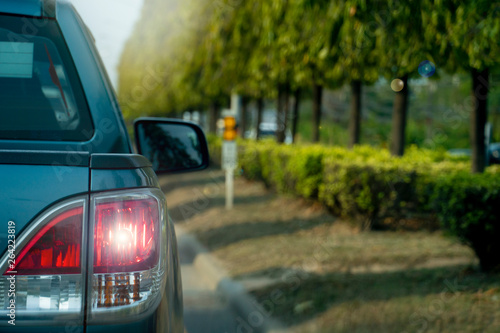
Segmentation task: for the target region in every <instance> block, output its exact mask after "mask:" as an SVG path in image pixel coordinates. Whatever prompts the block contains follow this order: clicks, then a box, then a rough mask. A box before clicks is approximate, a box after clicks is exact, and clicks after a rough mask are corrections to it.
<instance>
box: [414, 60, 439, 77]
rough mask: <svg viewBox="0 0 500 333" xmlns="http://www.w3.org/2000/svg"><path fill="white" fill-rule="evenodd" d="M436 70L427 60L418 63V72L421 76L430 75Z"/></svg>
mask: <svg viewBox="0 0 500 333" xmlns="http://www.w3.org/2000/svg"><path fill="white" fill-rule="evenodd" d="M435 72H436V66H435V65H434V64H433V63H432V62H430V61H429V60H424V61H422V62H421V63H420V65H418V73H419V74H420V75H421V76H423V77H431V76H432V75H434V73H435Z"/></svg>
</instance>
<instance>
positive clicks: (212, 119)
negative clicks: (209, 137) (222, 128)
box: [208, 102, 219, 134]
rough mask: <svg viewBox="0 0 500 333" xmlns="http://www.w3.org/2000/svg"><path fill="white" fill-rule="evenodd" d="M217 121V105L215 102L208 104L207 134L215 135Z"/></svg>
mask: <svg viewBox="0 0 500 333" xmlns="http://www.w3.org/2000/svg"><path fill="white" fill-rule="evenodd" d="M218 119H219V105H218V103H217V102H213V103H212V104H210V108H209V109H208V133H210V134H216V133H217V120H218Z"/></svg>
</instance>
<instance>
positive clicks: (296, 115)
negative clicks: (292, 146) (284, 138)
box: [292, 89, 300, 143]
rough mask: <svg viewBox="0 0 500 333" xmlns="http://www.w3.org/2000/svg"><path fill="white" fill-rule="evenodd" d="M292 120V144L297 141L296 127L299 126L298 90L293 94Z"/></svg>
mask: <svg viewBox="0 0 500 333" xmlns="http://www.w3.org/2000/svg"><path fill="white" fill-rule="evenodd" d="M293 96H294V99H293V118H292V142H293V143H295V142H296V140H297V126H298V124H299V105H300V89H297V90H295V91H294V93H293Z"/></svg>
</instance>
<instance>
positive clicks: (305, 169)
mask: <svg viewBox="0 0 500 333" xmlns="http://www.w3.org/2000/svg"><path fill="white" fill-rule="evenodd" d="M209 145H210V152H211V154H212V158H213V159H214V160H215V161H220V151H221V149H220V147H221V141H220V139H216V138H210V140H209ZM238 154H239V164H240V167H241V171H242V173H243V175H244V176H245V177H246V178H248V179H253V180H260V181H263V182H264V183H265V184H266V185H267V186H268V187H271V188H273V189H275V190H276V191H278V192H279V193H288V194H293V195H296V196H300V197H303V198H308V199H314V200H318V201H320V202H321V203H322V204H324V205H325V206H326V207H328V208H329V209H330V210H331V211H332V212H333V213H334V214H336V215H338V216H341V217H344V218H346V219H348V220H350V221H353V222H354V223H356V224H357V225H358V226H359V227H361V228H362V229H365V230H367V229H371V228H373V227H374V226H376V225H377V223H379V222H381V221H383V220H384V219H386V218H387V217H390V218H393V219H396V220H397V219H403V218H413V217H415V216H417V217H422V216H424V217H425V218H426V219H427V220H429V221H432V220H433V219H434V220H435V218H436V217H437V218H438V219H439V221H440V224H441V227H442V228H443V229H444V230H445V231H448V232H449V233H450V234H452V235H455V236H457V237H458V238H459V239H460V240H461V241H463V242H464V243H465V244H468V245H469V246H471V247H472V248H473V249H474V251H475V252H476V254H477V256H478V258H479V260H480V263H481V266H482V268H483V269H484V270H488V271H490V270H493V269H496V268H499V267H500V242H499V241H498V240H499V239H500V168H499V167H498V166H496V167H490V168H488V169H487V171H486V172H485V173H484V174H481V175H472V174H470V172H469V168H470V167H469V165H470V164H469V162H468V161H467V160H466V159H464V158H463V157H453V156H450V155H448V154H447V153H446V152H444V151H431V150H424V149H418V148H416V147H410V148H409V149H408V150H407V151H406V153H405V156H404V157H401V158H395V157H392V156H391V155H390V153H389V152H388V151H387V150H385V149H377V148H374V147H369V146H358V147H355V148H354V149H352V150H347V149H344V148H340V147H324V146H319V145H308V146H298V145H294V146H287V145H279V144H276V143H275V142H274V141H271V140H265V141H259V142H255V141H240V142H239V153H238Z"/></svg>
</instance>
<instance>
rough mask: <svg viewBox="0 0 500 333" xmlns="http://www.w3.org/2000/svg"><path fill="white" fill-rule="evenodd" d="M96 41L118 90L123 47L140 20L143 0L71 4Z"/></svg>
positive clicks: (74, 0) (87, 0) (73, 0)
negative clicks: (118, 69) (118, 67)
mask: <svg viewBox="0 0 500 333" xmlns="http://www.w3.org/2000/svg"><path fill="white" fill-rule="evenodd" d="M70 1H71V3H72V4H73V5H74V6H75V8H76V10H77V11H78V12H79V13H80V16H81V17H82V19H83V21H84V22H85V23H86V24H87V26H88V27H89V29H90V31H92V34H93V35H94V38H95V40H96V45H97V49H98V50H99V53H100V54H101V58H102V60H103V62H104V66H105V67H106V70H107V71H108V74H109V77H110V78H111V81H112V83H113V86H114V87H115V89H117V88H118V86H117V82H118V72H117V66H118V63H119V61H120V55H121V53H122V50H123V46H124V45H125V42H126V41H127V39H128V37H129V36H130V33H131V32H132V29H133V27H134V25H135V23H136V22H137V20H138V19H139V16H140V13H141V8H142V4H143V2H144V0H70Z"/></svg>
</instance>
